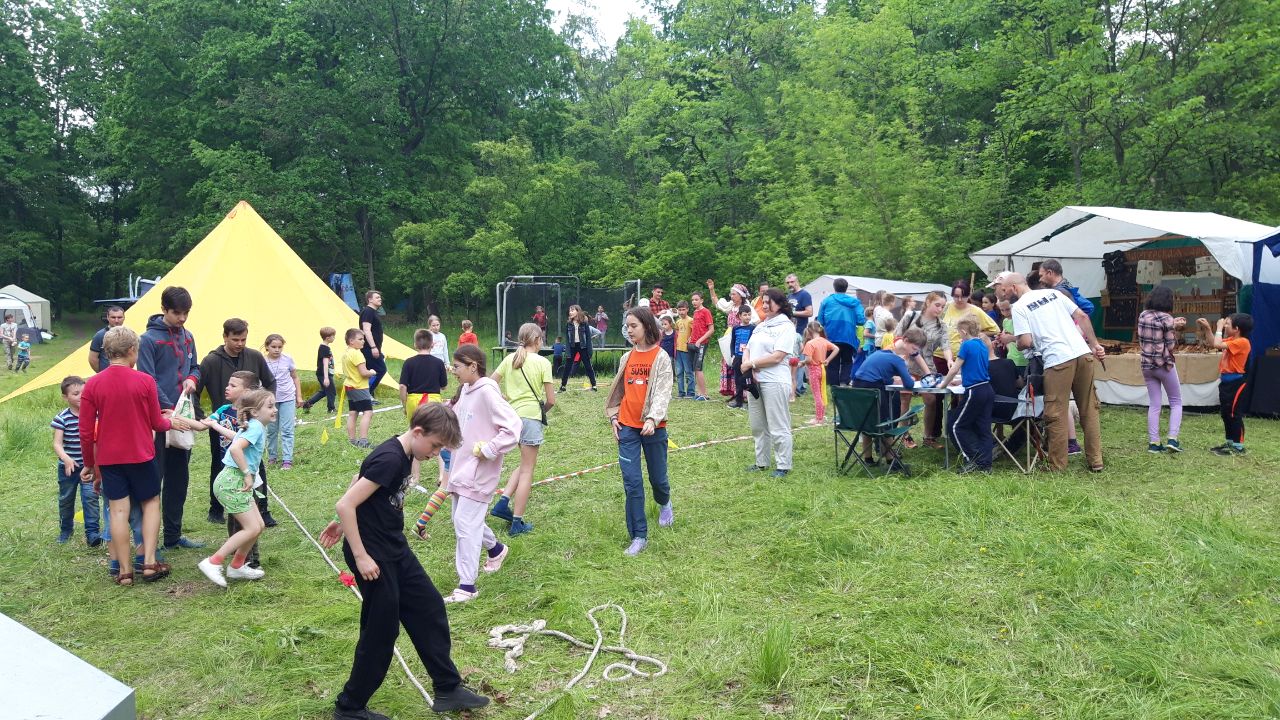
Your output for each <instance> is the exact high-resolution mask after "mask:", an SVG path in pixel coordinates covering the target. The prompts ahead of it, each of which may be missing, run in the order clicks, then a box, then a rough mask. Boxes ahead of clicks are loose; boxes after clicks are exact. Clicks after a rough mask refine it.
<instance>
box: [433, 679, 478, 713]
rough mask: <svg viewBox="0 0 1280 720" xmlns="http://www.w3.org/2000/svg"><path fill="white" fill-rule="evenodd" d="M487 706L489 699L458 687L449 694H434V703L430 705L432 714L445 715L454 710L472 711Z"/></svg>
mask: <svg viewBox="0 0 1280 720" xmlns="http://www.w3.org/2000/svg"><path fill="white" fill-rule="evenodd" d="M488 704H489V698H487V697H485V696H483V695H477V694H475V693H473V692H471V691H470V690H468V689H467V688H465V687H463V686H461V685H459V686H458V687H456V688H454V689H452V690H450V691H449V692H442V693H436V701H435V702H434V703H432V705H431V711H432V712H438V713H446V712H452V711H454V710H473V709H475V708H482V707H484V706H486V705H488Z"/></svg>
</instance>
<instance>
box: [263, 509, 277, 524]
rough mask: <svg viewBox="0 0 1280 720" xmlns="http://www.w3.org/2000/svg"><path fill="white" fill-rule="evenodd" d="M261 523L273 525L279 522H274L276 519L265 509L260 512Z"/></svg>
mask: <svg viewBox="0 0 1280 720" xmlns="http://www.w3.org/2000/svg"><path fill="white" fill-rule="evenodd" d="M262 524H263V525H264V526H266V527H275V526H276V525H279V524H280V523H278V522H276V519H275V518H273V517H271V513H270V512H269V511H266V512H263V513H262Z"/></svg>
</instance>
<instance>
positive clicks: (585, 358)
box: [560, 348, 596, 391]
mask: <svg viewBox="0 0 1280 720" xmlns="http://www.w3.org/2000/svg"><path fill="white" fill-rule="evenodd" d="M575 357H577V358H578V359H577V360H574V358H575ZM578 365H582V369H583V370H585V371H586V372H587V379H588V380H590V381H591V387H595V386H596V369H595V368H594V367H593V366H592V365H591V353H590V352H588V351H585V350H583V349H582V348H570V349H569V352H568V354H567V355H566V356H565V359H564V375H563V376H561V378H560V390H561V391H563V390H564V389H565V388H566V387H568V386H569V378H571V377H573V370H574V368H575V367H577V366H578Z"/></svg>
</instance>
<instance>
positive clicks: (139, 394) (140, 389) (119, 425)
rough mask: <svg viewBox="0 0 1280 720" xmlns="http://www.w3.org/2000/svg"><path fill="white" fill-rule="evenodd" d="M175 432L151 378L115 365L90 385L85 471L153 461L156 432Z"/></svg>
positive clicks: (84, 402) (83, 417) (84, 418)
mask: <svg viewBox="0 0 1280 720" xmlns="http://www.w3.org/2000/svg"><path fill="white" fill-rule="evenodd" d="M170 427H171V426H170V424H169V419H168V418H166V417H165V416H164V415H162V414H161V413H160V400H159V398H158V397H157V395H156V381H155V379H154V378H152V377H151V376H150V375H147V374H146V373H142V372H138V371H137V370H133V369H131V368H127V367H125V366H123V365H112V366H110V367H108V368H107V369H106V370H103V371H102V372H100V373H98V374H97V375H94V376H93V377H91V378H89V381H88V382H86V383H85V384H84V395H82V396H81V398H80V428H81V430H80V433H81V434H80V440H81V443H82V450H83V453H84V466H85V467H90V468H91V467H96V466H98V465H124V464H131V463H140V462H147V461H148V460H151V459H152V458H154V457H155V456H156V446H155V434H154V433H157V432H164V431H167V430H168V429H169V428H170Z"/></svg>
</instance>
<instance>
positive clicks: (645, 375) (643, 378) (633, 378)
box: [627, 365, 649, 385]
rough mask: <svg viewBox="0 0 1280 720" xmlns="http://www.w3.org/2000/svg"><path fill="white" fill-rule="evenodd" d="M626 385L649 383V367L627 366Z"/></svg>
mask: <svg viewBox="0 0 1280 720" xmlns="http://www.w3.org/2000/svg"><path fill="white" fill-rule="evenodd" d="M627 373H628V377H627V384H628V385H646V384H648V382H649V366H647V365H646V366H644V367H636V366H635V365H628V366H627Z"/></svg>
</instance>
